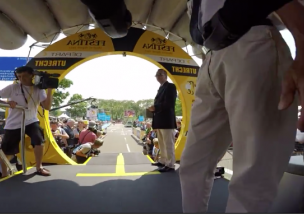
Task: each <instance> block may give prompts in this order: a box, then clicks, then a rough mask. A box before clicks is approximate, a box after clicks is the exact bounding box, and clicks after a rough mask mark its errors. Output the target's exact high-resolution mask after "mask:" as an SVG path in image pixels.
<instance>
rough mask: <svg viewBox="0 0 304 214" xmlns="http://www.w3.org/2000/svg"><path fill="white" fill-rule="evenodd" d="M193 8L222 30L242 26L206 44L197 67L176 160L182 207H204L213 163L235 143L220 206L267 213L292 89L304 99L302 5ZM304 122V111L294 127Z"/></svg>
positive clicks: (251, 1)
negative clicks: (284, 31)
mask: <svg viewBox="0 0 304 214" xmlns="http://www.w3.org/2000/svg"><path fill="white" fill-rule="evenodd" d="M193 9H194V8H193ZM199 11H200V16H199V19H198V25H201V26H203V25H204V26H206V25H207V26H208V24H210V22H209V21H210V20H211V19H212V18H213V17H214V15H215V14H216V13H218V14H220V16H221V19H222V21H223V22H224V23H225V24H223V25H225V27H226V29H229V31H231V32H234V33H236V34H238V33H239V32H240V31H242V28H243V30H244V29H245V31H246V32H245V33H244V34H243V35H242V36H241V37H240V38H239V39H238V40H237V41H236V42H234V43H232V44H230V45H228V46H226V47H224V48H222V49H219V50H209V52H208V53H207V55H206V59H205V60H204V63H203V65H202V67H201V69H200V71H199V74H198V79H197V86H196V91H195V102H194V104H193V107H192V112H191V121H190V128H189V131H188V137H187V142H186V145H185V149H184V151H183V154H182V157H181V165H180V180H181V189H182V198H183V211H184V212H185V213H188V212H207V210H208V202H209V198H210V193H211V190H212V186H213V179H214V170H215V168H216V165H217V163H218V161H219V159H220V158H221V157H222V156H223V154H224V153H225V152H226V150H227V148H228V147H229V145H230V144H231V142H233V177H232V179H231V181H230V184H229V199H228V204H227V208H226V212H267V211H269V210H270V209H271V206H272V202H273V200H274V199H275V197H276V194H277V189H278V185H279V182H280V180H281V178H282V176H283V173H284V171H285V170H286V167H287V165H288V162H289V159H290V156H291V153H292V151H293V148H294V139H295V135H296V128H297V127H296V126H297V119H298V118H297V100H296V99H295V93H296V92H298V94H299V97H300V98H301V102H300V103H301V105H302V107H303V106H304V8H303V6H302V5H301V4H300V3H299V2H298V1H297V0H263V1H258V0H246V1H243V0H242V1H240V0H201V3H200V8H199ZM272 12H276V14H277V15H278V16H279V17H280V18H281V20H282V21H283V23H284V24H285V26H286V27H287V28H288V29H289V31H290V32H291V33H292V35H293V37H294V39H295V44H296V48H297V53H296V57H295V60H293V59H292V57H291V53H290V50H289V48H288V46H287V44H286V43H285V41H284V39H283V38H282V36H281V34H280V32H279V31H278V30H277V29H276V27H275V26H273V25H272V22H271V21H270V20H268V19H267V17H268V15H269V14H271V13H272ZM208 22H209V23H208ZM211 25H212V23H211ZM246 25H250V26H249V27H248V26H246ZM209 26H210V25H209ZM246 27H247V28H248V29H246ZM205 30H206V31H204V33H205V35H203V37H204V41H207V40H206V39H208V38H209V37H208V36H211V32H212V28H210V27H209V28H207V29H205ZM208 33H209V35H208ZM231 38H232V37H231ZM228 39H229V38H228ZM282 83H283V84H282ZM302 109H303V108H302ZM303 122H304V114H303V112H302V115H301V118H300V120H299V124H298V127H299V129H300V130H303V127H304V124H303Z"/></svg>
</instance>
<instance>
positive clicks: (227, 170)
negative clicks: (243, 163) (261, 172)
mask: <svg viewBox="0 0 304 214" xmlns="http://www.w3.org/2000/svg"><path fill="white" fill-rule="evenodd" d="M225 172H226V173H227V174H229V175H233V171H232V170H230V169H227V168H225Z"/></svg>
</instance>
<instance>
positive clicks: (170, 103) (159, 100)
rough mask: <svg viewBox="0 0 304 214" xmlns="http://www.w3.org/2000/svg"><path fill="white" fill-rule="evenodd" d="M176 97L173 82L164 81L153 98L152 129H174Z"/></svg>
mask: <svg viewBox="0 0 304 214" xmlns="http://www.w3.org/2000/svg"><path fill="white" fill-rule="evenodd" d="M176 97H177V92H176V87H175V85H174V84H172V83H169V82H165V83H164V84H163V85H162V86H161V87H160V88H159V90H158V93H157V95H156V97H155V99H154V107H155V111H154V112H153V120H152V128H153V129H176V117H175V101H176Z"/></svg>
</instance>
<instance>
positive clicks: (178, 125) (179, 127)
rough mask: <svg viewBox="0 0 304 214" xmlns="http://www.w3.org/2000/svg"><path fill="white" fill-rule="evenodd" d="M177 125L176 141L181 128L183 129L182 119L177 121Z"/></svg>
mask: <svg viewBox="0 0 304 214" xmlns="http://www.w3.org/2000/svg"><path fill="white" fill-rule="evenodd" d="M176 126H177V129H176V133H175V142H176V140H177V138H178V136H179V133H180V130H181V127H182V123H181V121H177V122H176Z"/></svg>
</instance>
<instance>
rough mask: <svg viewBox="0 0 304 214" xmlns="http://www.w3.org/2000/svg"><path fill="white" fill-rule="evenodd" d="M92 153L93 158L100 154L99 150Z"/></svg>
mask: <svg viewBox="0 0 304 214" xmlns="http://www.w3.org/2000/svg"><path fill="white" fill-rule="evenodd" d="M92 153H93V154H94V155H95V156H97V155H99V154H100V150H98V149H94V150H93V151H92Z"/></svg>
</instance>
